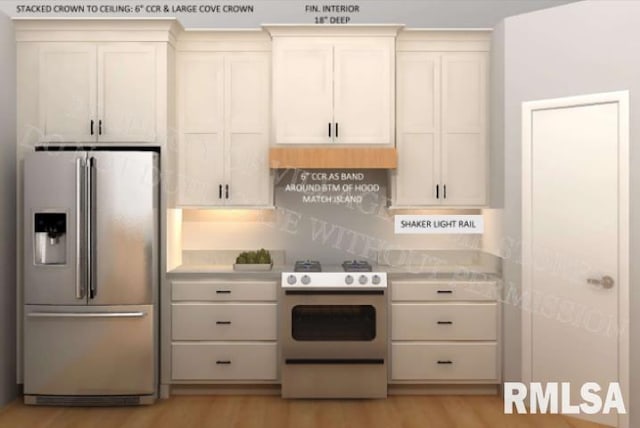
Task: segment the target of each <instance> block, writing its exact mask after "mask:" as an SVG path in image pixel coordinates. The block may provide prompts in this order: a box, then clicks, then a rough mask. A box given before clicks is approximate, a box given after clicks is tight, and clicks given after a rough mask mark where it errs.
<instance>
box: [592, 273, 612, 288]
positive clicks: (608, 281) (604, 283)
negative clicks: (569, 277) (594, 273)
mask: <svg viewBox="0 0 640 428" xmlns="http://www.w3.org/2000/svg"><path fill="white" fill-rule="evenodd" d="M587 282H588V283H589V284H593V285H600V286H601V287H602V288H612V287H613V286H614V285H615V283H616V282H615V281H614V280H613V278H611V277H610V276H609V275H606V276H603V277H602V278H601V279H597V278H589V279H587Z"/></svg>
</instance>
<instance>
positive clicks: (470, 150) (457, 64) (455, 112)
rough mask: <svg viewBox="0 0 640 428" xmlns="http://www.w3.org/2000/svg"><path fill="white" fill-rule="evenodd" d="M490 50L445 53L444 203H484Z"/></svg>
mask: <svg viewBox="0 0 640 428" xmlns="http://www.w3.org/2000/svg"><path fill="white" fill-rule="evenodd" d="M486 116H487V53H485V52H465V53H445V54H443V55H442V182H443V183H444V185H445V186H446V189H443V191H444V192H446V193H444V201H443V202H442V203H443V204H445V205H484V204H485V203H486V188H487V185H486V181H487V177H486V175H487V172H486V169H487V149H486V140H487V135H486V133H487V132H486V122H487V117H486Z"/></svg>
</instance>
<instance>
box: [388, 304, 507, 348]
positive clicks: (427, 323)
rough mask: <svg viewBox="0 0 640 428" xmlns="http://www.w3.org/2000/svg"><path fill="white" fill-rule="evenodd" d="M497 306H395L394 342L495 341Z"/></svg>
mask: <svg viewBox="0 0 640 428" xmlns="http://www.w3.org/2000/svg"><path fill="white" fill-rule="evenodd" d="M497 322H498V321H497V305H496V303H415V304H410V303H394V304H392V305H391V340H496V336H497V329H498V326H497Z"/></svg>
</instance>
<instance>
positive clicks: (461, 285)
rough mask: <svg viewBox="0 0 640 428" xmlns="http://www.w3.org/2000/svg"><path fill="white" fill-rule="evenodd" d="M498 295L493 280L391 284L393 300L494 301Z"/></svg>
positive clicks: (401, 282)
mask: <svg viewBox="0 0 640 428" xmlns="http://www.w3.org/2000/svg"><path fill="white" fill-rule="evenodd" d="M497 296H498V287H497V285H496V282H495V281H479V282H475V281H474V282H471V281H468V282H456V281H438V282H436V281H394V282H393V283H392V284H391V300H393V301H396V302H397V301H416V300H422V301H430V300H432V301H452V300H472V301H494V300H496V299H497Z"/></svg>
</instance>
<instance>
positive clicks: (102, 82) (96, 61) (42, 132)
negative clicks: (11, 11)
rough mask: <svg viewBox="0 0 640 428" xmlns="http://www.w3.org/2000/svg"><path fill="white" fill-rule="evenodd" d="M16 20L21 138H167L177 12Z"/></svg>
mask: <svg viewBox="0 0 640 428" xmlns="http://www.w3.org/2000/svg"><path fill="white" fill-rule="evenodd" d="M14 27H15V35H16V42H17V49H16V58H17V124H18V126H17V131H18V140H19V141H20V144H21V145H22V146H25V147H26V146H30V147H32V146H36V145H42V144H49V145H53V144H55V145H58V144H59V145H93V144H102V143H105V144H112V143H117V144H118V145H139V144H145V143H152V144H155V145H159V146H162V145H164V144H166V143H167V140H168V135H169V132H168V129H169V127H170V126H171V127H174V126H175V125H174V124H173V123H170V122H169V109H171V110H172V109H173V108H172V106H171V105H170V104H169V102H170V101H171V102H173V99H171V100H169V93H170V92H172V91H173V82H172V80H171V79H172V77H173V76H170V75H169V69H170V68H171V67H172V66H173V63H172V61H173V52H174V43H175V36H176V34H177V32H179V31H180V28H181V27H180V24H179V23H177V21H176V20H175V19H154V20H140V19H135V20H123V19H100V20H83V19H21V20H18V21H16V22H15V23H14ZM170 63H171V64H170Z"/></svg>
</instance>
